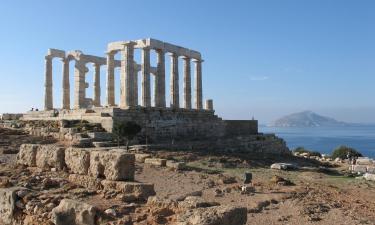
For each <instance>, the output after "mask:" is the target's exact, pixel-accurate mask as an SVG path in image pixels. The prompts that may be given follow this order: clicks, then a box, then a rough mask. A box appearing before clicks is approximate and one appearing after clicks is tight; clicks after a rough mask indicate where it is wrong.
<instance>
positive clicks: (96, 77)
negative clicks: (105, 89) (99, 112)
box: [93, 63, 100, 107]
mask: <svg viewBox="0 0 375 225" xmlns="http://www.w3.org/2000/svg"><path fill="white" fill-rule="evenodd" d="M93 105H94V106H96V107H100V64H97V63H94V99H93Z"/></svg>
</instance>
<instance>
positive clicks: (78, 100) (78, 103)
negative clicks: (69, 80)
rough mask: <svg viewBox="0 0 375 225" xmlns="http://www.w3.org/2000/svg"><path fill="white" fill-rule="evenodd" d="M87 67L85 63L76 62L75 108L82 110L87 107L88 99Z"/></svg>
mask: <svg viewBox="0 0 375 225" xmlns="http://www.w3.org/2000/svg"><path fill="white" fill-rule="evenodd" d="M85 74H86V66H85V64H84V63H83V62H80V61H76V63H75V66H74V108H75V109H80V108H84V107H85V99H86V87H87V85H86V82H85Z"/></svg>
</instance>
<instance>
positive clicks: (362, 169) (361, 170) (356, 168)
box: [351, 165, 367, 173]
mask: <svg viewBox="0 0 375 225" xmlns="http://www.w3.org/2000/svg"><path fill="white" fill-rule="evenodd" d="M351 170H352V172H355V173H366V172H367V166H366V165H352V166H351Z"/></svg>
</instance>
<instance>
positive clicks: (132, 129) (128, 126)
mask: <svg viewBox="0 0 375 225" xmlns="http://www.w3.org/2000/svg"><path fill="white" fill-rule="evenodd" d="M141 129H142V128H141V126H139V125H138V124H137V123H135V122H133V121H128V122H119V123H115V125H114V126H113V129H112V134H113V135H114V139H115V140H117V146H118V147H120V142H123V141H124V139H126V150H129V142H130V141H131V140H133V138H134V137H135V136H136V135H137V134H138V133H139V132H140V131H141Z"/></svg>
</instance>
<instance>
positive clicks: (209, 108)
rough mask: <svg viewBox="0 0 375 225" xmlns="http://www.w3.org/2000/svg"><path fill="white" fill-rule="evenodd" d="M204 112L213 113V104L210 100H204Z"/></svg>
mask: <svg viewBox="0 0 375 225" xmlns="http://www.w3.org/2000/svg"><path fill="white" fill-rule="evenodd" d="M205 109H206V110H208V111H213V110H214V102H213V100H212V99H207V100H206V108H205Z"/></svg>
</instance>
